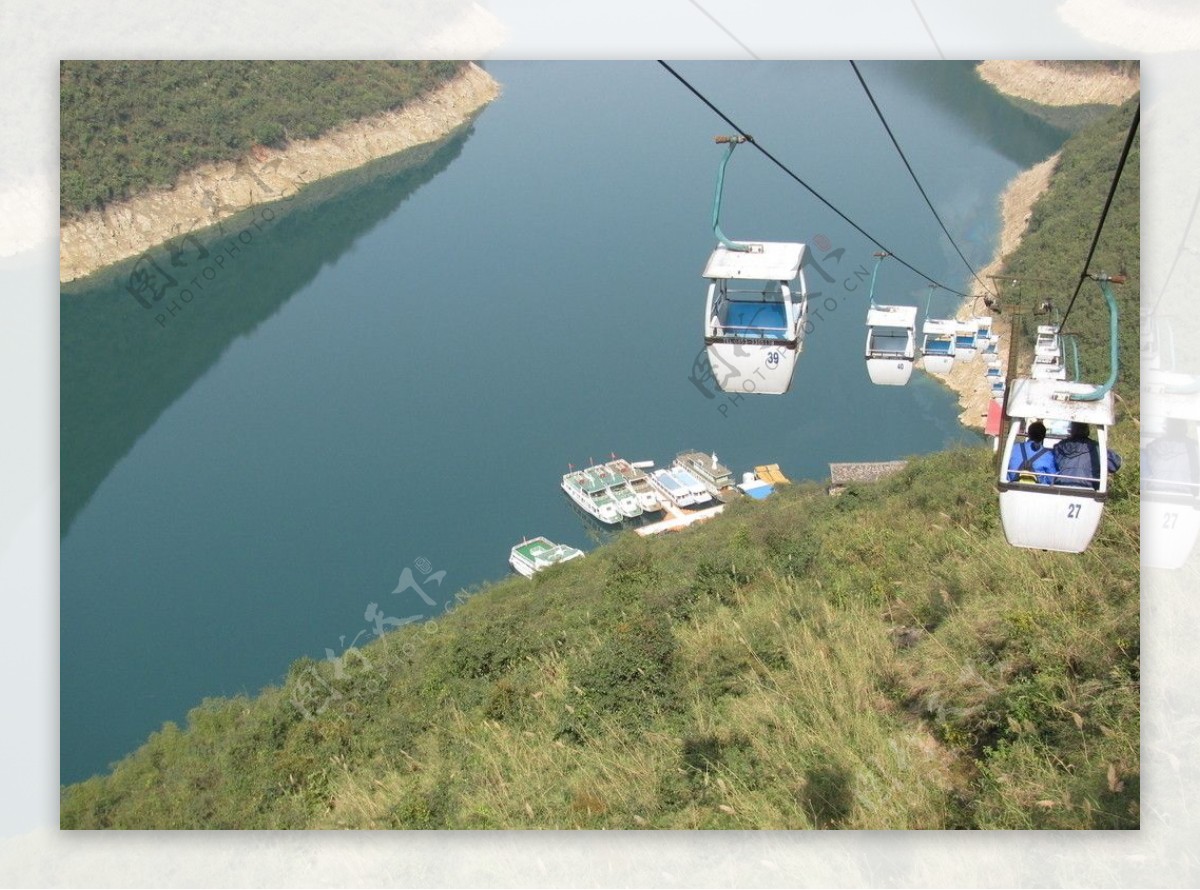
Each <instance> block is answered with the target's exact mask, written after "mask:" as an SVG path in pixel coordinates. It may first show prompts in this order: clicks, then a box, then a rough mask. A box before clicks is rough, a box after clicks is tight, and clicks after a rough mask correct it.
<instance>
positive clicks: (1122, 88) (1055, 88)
mask: <svg viewBox="0 0 1200 890" xmlns="http://www.w3.org/2000/svg"><path fill="white" fill-rule="evenodd" d="M976 71H978V72H979V76H980V77H981V78H982V79H983V80H984V81H986V82H987V83H989V84H991V85H992V86H993V87H995V88H996V89H997V90H999V91H1000V92H1002V93H1005V94H1006V95H1009V96H1014V97H1016V98H1019V99H1024V100H1026V101H1030V102H1036V103H1038V104H1041V105H1050V106H1063V105H1080V104H1088V103H1095V104H1104V105H1114V106H1115V105H1119V104H1120V103H1122V102H1124V101H1125V100H1126V99H1128V98H1129V97H1130V96H1132V95H1133V94H1134V93H1136V92H1137V91H1138V89H1139V88H1140V86H1139V82H1138V80H1137V79H1136V78H1130V77H1126V76H1124V75H1119V74H1115V73H1114V74H1109V73H1105V72H1096V71H1093V72H1073V71H1066V70H1064V69H1060V68H1050V67H1048V66H1044V65H1040V64H1039V63H1037V62H1033V61H1010V60H988V61H983V62H980V63H979V64H978V65H977V66H976ZM1061 156H1062V152H1061V151H1058V152H1055V153H1054V154H1053V155H1051V156H1050V157H1048V158H1046V159H1045V160H1044V161H1041V162H1039V163H1037V164H1035V165H1034V166H1032V167H1030V168H1029V169H1027V170H1023V171H1021V172H1020V173H1018V174H1017V175H1016V176H1014V177H1013V178H1012V179H1011V180H1010V181H1009V182H1008V184H1007V185H1006V186H1005V187H1004V190H1003V191H1002V192H1001V193H1000V199H999V205H1000V220H1001V224H1000V236H999V239H998V241H997V244H996V250H995V252H994V253H993V254H992V259H991V261H989V262H988V264H987V265H986V266H984V267H983V268H982V269H980V270H979V277H980V278H982V279H983V280H985V281H986V280H988V279H987V276H989V275H998V274H999V273H1000V271H1001V270H1002V269H1003V268H1004V262H1005V260H1007V259H1008V257H1009V256H1010V255H1011V254H1012V253H1013V252H1014V251H1016V249H1017V248H1018V247H1020V245H1021V240H1022V238H1024V236H1025V230H1026V229H1027V228H1028V225H1029V219H1030V217H1031V215H1032V213H1033V205H1034V204H1036V203H1037V201H1038V199H1039V198H1040V197H1041V196H1042V195H1043V194H1045V192H1046V190H1047V189H1048V188H1049V187H1050V182H1051V180H1052V179H1053V177H1054V171H1055V169H1056V168H1057V167H1058V162H1059V158H1060V157H1061ZM978 300H979V298H978V297H968V298H966V299H965V300H964V301H963V302H962V303H961V304H960V305H959V307H958V310H957V311H956V313H955V316H956V317H958V318H969V317H971V316H972V315H975V314H977V311H976V306H975V304H976V302H978ZM1001 318H1003V316H1001ZM996 330H997V332H998V333H999V335H1000V346H999V348H998V350H997V351H998V352H999V355H1000V366H1001V367H1002V368H1007V367H1008V349H1009V341H1010V339H1011V338H1010V336H1009V332H1008V330H1007V326H1006V325H1004V324H1003V323H1001V324H999V325H998V326H997V328H996ZM918 367H921V369H922V370H924V363H923V362H921V363H919V365H918ZM926 373H927V374H929V375H930V376H931V377H933V378H934V379H935V380H938V381H940V382H941V383H944V384H945V385H946V386H948V387H950V389H952V390H954V392H955V393H956V394H957V395H958V404H959V408H960V409H961V410H960V412H959V415H958V420H959V422H960V423H961V424H963V425H964V426H966V427H971V428H975V429H979V430H983V429H984V427H985V426H986V423H987V415H988V407H989V405H990V404H991V402H992V401H993V399H992V393H991V384H990V382H989V381H988V379H987V377H986V376H985V375H984V373H983V363H982V361H981V360H980V359H979V358H978V357H976V358H975V359H972V360H971V361H966V362H955V363H954V367H953V368H951V369H950V373H948V374H936V373H933V372H932V371H926Z"/></svg>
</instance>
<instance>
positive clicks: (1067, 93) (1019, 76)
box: [975, 59, 1141, 106]
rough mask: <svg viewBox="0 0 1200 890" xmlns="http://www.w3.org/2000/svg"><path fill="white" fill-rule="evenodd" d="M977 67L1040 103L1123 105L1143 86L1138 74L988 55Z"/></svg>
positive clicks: (1001, 86)
mask: <svg viewBox="0 0 1200 890" xmlns="http://www.w3.org/2000/svg"><path fill="white" fill-rule="evenodd" d="M975 70H977V71H978V72H979V76H980V77H982V78H983V79H984V80H986V81H987V82H988V83H990V84H991V85H992V86H994V87H995V88H996V89H998V90H999V91H1000V92H1002V93H1006V94H1007V95H1009V96H1016V97H1017V98H1019V99H1028V100H1029V101H1030V102H1037V103H1038V104H1039V105H1057V106H1061V105H1120V104H1121V103H1122V102H1124V101H1125V100H1126V99H1128V98H1129V97H1130V96H1132V95H1133V94H1134V93H1136V92H1137V91H1138V90H1139V89H1141V85H1140V82H1139V79H1138V78H1137V77H1131V76H1129V75H1126V74H1121V73H1119V72H1117V71H1099V70H1095V69H1091V68H1089V69H1081V70H1073V69H1070V68H1060V67H1057V66H1053V65H1046V64H1044V63H1043V62H1037V61H1028V60H1021V59H1017V60H1012V59H989V60H987V61H985V62H980V63H979V65H977V66H976V69H975Z"/></svg>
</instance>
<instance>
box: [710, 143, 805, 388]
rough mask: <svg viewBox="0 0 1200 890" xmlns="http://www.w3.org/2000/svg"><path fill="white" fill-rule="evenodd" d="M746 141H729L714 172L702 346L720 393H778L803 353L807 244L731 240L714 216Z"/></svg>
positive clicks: (792, 372)
mask: <svg viewBox="0 0 1200 890" xmlns="http://www.w3.org/2000/svg"><path fill="white" fill-rule="evenodd" d="M746 138H747V137H745V136H718V137H717V139H716V141H717V142H718V143H722V142H723V143H726V144H727V145H728V148H727V149H726V152H725V155H724V157H723V158H722V159H721V166H720V168H719V170H718V173H717V189H716V197H715V199H714V201H713V233H714V234H715V235H716V236H717V240H718V241H719V242H720V243H718V244H717V246H716V249H715V250H713V252H712V254H711V255H710V256H709V258H708V262H707V263H706V264H705V266H704V273H703V277H705V278H707V279H709V280H710V282H711V283H710V284H709V286H708V296H707V299H706V301H705V306H704V344H705V348H706V350H707V353H708V362H709V365H710V366H711V367H712V372H713V378H714V379H715V380H716V383H717V386H719V387H720V388H721V389H722V390H724V391H725V392H738V393H764V394H771V395H778V394H781V393H785V392H787V391H788V389H789V388H790V387H791V384H792V375H793V374H794V372H795V369H796V359H797V358H798V357H799V355H800V352H801V350H802V349H803V348H804V334H805V323H806V322H807V320H808V286H807V283H806V282H805V280H804V269H803V266H804V261H805V255H806V245H804V244H802V243H800V242H780V241H759V242H743V243H738V242H733V241H730V240H729V239H728V238H726V237H725V234H724V233H723V232H722V231H721V227H720V224H719V217H720V211H721V192H722V188H723V184H724V177H725V165H726V164H727V163H728V162H729V157H730V155H732V154H733V150H734V148H735V147H736V146H737V145H738V144H740V143H742V142H745V141H746Z"/></svg>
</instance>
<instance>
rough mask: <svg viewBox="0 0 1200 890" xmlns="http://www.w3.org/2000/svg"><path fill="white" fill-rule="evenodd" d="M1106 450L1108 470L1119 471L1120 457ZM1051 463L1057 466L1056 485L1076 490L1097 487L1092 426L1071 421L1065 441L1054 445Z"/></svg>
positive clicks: (1097, 454)
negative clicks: (1069, 486)
mask: <svg viewBox="0 0 1200 890" xmlns="http://www.w3.org/2000/svg"><path fill="white" fill-rule="evenodd" d="M1107 451H1108V456H1107V457H1108V471H1109V472H1110V473H1115V472H1116V471H1117V470H1119V469H1121V455H1119V454H1117V453H1116V452H1115V451H1113V450H1112V449H1111V448H1110V449H1107ZM1054 460H1055V462H1056V463H1057V464H1058V478H1057V479H1056V480H1055V483H1056V484H1057V485H1074V486H1076V487H1078V488H1089V487H1090V488H1095V489H1099V488H1100V446H1099V444H1097V443H1096V441H1095V440H1094V439H1092V438H1091V427H1089V426H1088V425H1087V424H1086V423H1080V422H1079V421H1077V420H1075V421H1071V427H1070V430H1069V433H1068V435H1067V438H1065V439H1063V440H1062V441H1061V442H1059V443H1058V444H1057V445H1055V446H1054Z"/></svg>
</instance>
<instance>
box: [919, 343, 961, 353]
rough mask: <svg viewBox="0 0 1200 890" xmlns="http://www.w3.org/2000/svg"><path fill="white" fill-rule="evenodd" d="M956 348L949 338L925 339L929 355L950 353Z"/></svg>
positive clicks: (926, 350)
mask: <svg viewBox="0 0 1200 890" xmlns="http://www.w3.org/2000/svg"><path fill="white" fill-rule="evenodd" d="M953 348H954V344H953V343H951V342H950V341H949V340H927V341H925V352H926V353H928V354H929V355H939V354H941V355H948V354H949V353H950V352H951V351H952V350H953Z"/></svg>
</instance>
